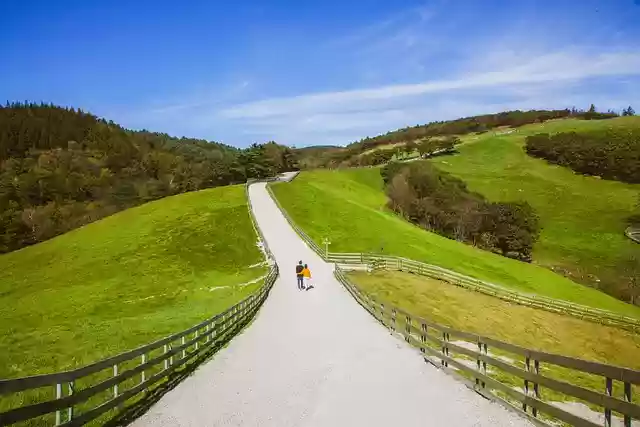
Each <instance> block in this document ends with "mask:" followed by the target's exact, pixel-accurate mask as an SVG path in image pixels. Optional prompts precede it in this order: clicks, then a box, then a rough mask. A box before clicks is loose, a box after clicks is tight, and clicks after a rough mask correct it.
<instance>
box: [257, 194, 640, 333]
mask: <svg viewBox="0 0 640 427" xmlns="http://www.w3.org/2000/svg"><path fill="white" fill-rule="evenodd" d="M267 189H268V191H269V192H270V194H271V197H272V198H273V200H274V201H275V203H276V205H277V206H278V208H279V209H280V211H282V213H283V215H284V217H285V218H286V219H287V221H288V222H289V224H290V225H291V227H292V228H293V229H294V230H295V232H296V233H297V234H298V235H299V236H300V237H301V238H302V240H303V241H304V242H305V243H306V244H307V245H308V246H309V247H310V248H311V249H313V250H314V251H315V252H316V253H317V254H318V255H319V256H321V257H322V259H324V260H325V261H327V262H332V263H336V264H342V265H351V266H354V265H363V266H366V268H369V269H375V268H384V269H396V270H401V271H409V272H412V273H417V274H421V275H425V276H429V277H433V278H435V279H439V280H443V281H446V282H449V283H452V284H455V285H457V286H461V287H465V288H467V289H470V290H473V291H476V292H481V293H484V294H487V295H492V296H495V297H498V298H501V299H503V300H506V301H510V302H513V303H516V304H521V305H525V306H529V307H534V308H539V309H543V310H547V311H550V312H554V313H561V314H565V315H570V316H574V317H577V318H580V319H585V320H589V321H592V322H596V323H600V324H605V325H610V326H615V327H618V328H622V329H626V330H630V331H635V332H639V333H640V319H635V318H632V317H628V316H623V315H620V314H617V313H614V312H610V311H607V310H602V309H598V308H593V307H587V306H584V305H580V304H575V303H571V302H568V301H561V300H556V299H553V298H548V297H544V296H540V295H534V294H526V293H522V292H517V291H514V290H512V289H508V288H506V287H504V286H500V285H496V284H493V283H489V282H485V281H483V280H479V279H475V278H473V277H469V276H466V275H464V274H460V273H457V272H455V271H452V270H448V269H446V268H442V267H438V266H435V265H430V264H426V263H422V262H419V261H414V260H410V259H407V258H403V257H397V256H388V255H377V254H367V253H339V252H328V251H326V250H325V249H323V248H321V247H320V246H319V245H318V244H317V243H316V242H314V241H313V239H311V237H309V236H308V235H307V233H305V231H304V230H303V229H302V228H300V227H299V226H298V225H297V224H296V223H295V222H294V221H293V219H291V217H290V216H289V215H288V214H287V212H286V210H284V209H283V208H282V206H281V205H280V202H278V199H277V198H276V197H275V195H274V194H273V191H272V190H271V188H270V187H269V186H267Z"/></svg>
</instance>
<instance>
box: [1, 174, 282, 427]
mask: <svg viewBox="0 0 640 427" xmlns="http://www.w3.org/2000/svg"><path fill="white" fill-rule="evenodd" d="M271 180H272V179H271ZM253 182H257V181H252V182H248V183H247V185H246V188H247V189H248V186H249V185H250V184H251V183H253ZM248 206H249V210H250V215H251V220H252V223H253V224H254V228H255V230H256V233H258V236H259V238H260V240H261V241H262V244H263V245H264V248H265V252H266V254H267V258H268V261H269V264H270V267H269V272H268V273H267V275H266V276H265V278H264V281H263V283H262V285H261V286H260V287H259V288H258V289H257V290H255V291H254V292H253V293H252V294H251V295H249V296H248V297H246V298H245V299H243V300H242V301H240V302H238V303H237V304H235V305H234V306H232V307H230V308H228V309H227V310H225V311H224V312H222V313H220V314H217V315H215V316H213V317H211V318H209V319H207V320H205V321H203V322H201V323H198V324H197V325H194V326H192V327H190V328H189V329H186V330H184V331H182V332H178V333H176V334H173V335H170V336H168V337H166V338H163V339H160V340H158V341H155V342H153V343H150V344H147V345H143V346H142V347H139V348H136V349H134V350H131V351H127V352H124V353H121V354H118V355H116V356H113V357H110V358H107V359H104V360H102V361H99V362H96V363H92V364H90V365H87V366H84V367H81V368H77V369H72V370H69V371H64V372H58V373H54V374H45V375H35V376H31V377H24V378H16V379H4V380H3V379H0V398H1V399H5V398H13V399H14V400H16V401H18V402H19V404H17V405H13V406H16V407H13V408H11V409H8V410H4V411H3V410H2V409H0V411H3V412H0V426H4V425H10V424H14V423H18V422H25V421H27V422H28V421H29V420H31V421H32V423H31V425H38V426H39V425H51V424H54V425H56V426H76V425H84V424H86V423H88V422H90V421H92V420H95V419H96V418H98V417H100V416H101V415H103V414H104V413H106V412H107V411H110V410H113V409H114V408H118V409H121V408H123V405H124V404H125V403H126V402H127V401H130V399H132V398H134V397H136V396H137V395H138V394H140V393H141V392H146V391H149V390H150V389H151V388H152V387H154V386H156V385H159V384H160V381H161V380H165V381H167V380H168V379H169V378H170V377H171V376H172V375H176V374H177V373H178V371H182V370H184V369H186V368H193V367H195V366H196V365H197V364H198V363H199V362H201V361H202V360H204V359H206V357H207V356H208V355H210V354H212V352H213V351H215V350H217V349H219V348H220V347H221V346H222V345H224V344H225V343H226V342H228V341H229V340H230V339H231V338H232V337H233V336H234V335H235V334H236V333H237V332H239V331H240V330H241V329H242V327H243V326H244V325H246V324H247V323H248V322H250V321H251V319H252V318H253V316H254V315H255V313H256V312H257V311H258V309H259V308H260V306H261V305H262V303H263V302H264V300H265V299H266V298H267V296H268V294H269V291H270V290H271V288H272V287H273V285H274V283H275V281H276V279H277V278H278V275H279V270H278V265H277V264H276V263H275V261H274V260H273V257H272V255H271V251H270V250H269V248H268V246H267V244H266V241H265V240H264V238H263V236H262V233H261V232H260V229H259V227H257V225H256V222H255V218H254V216H253V211H252V210H251V201H250V200H248ZM51 389H53V392H52V393H46V391H47V390H51ZM29 392H35V393H38V392H41V393H42V395H44V396H45V399H44V400H42V399H33V397H25V396H24V393H29ZM105 394H106V396H105ZM46 396H55V397H54V398H47V397H46ZM101 397H102V399H99V398H101ZM33 400H37V401H35V402H33ZM97 400H99V401H98V402H96V401H97ZM0 401H1V400H0ZM47 417H51V418H47Z"/></svg>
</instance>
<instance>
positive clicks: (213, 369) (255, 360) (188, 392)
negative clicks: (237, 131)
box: [132, 183, 531, 427]
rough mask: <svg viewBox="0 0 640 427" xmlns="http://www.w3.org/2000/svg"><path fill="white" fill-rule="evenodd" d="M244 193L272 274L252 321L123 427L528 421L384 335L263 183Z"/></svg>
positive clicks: (520, 423) (371, 426) (503, 423)
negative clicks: (301, 284)
mask: <svg viewBox="0 0 640 427" xmlns="http://www.w3.org/2000/svg"><path fill="white" fill-rule="evenodd" d="M249 193H250V197H251V201H252V203H253V205H254V209H255V210H256V217H257V221H258V225H259V226H260V228H261V229H262V230H263V232H264V235H265V238H266V240H267V241H268V243H269V246H270V248H271V250H272V252H273V253H274V256H275V258H276V260H277V262H278V264H279V265H280V270H281V274H282V277H280V279H279V280H278V281H277V283H276V285H275V286H274V288H273V290H272V292H271V295H270V296H269V298H268V299H267V301H266V302H265V304H264V306H263V308H262V309H261V310H260V312H259V313H258V316H257V319H256V321H255V322H254V323H253V324H252V325H251V326H250V327H249V328H247V329H246V330H245V331H244V332H243V333H242V334H241V335H239V336H238V337H236V338H234V339H233V340H232V341H231V343H230V344H229V346H228V347H227V348H225V349H222V350H221V351H220V352H219V353H218V354H216V355H215V356H214V357H213V358H212V360H210V361H209V362H207V363H206V364H204V365H203V366H201V367H200V368H199V369H198V370H197V371H196V372H195V374H194V375H192V376H191V377H189V378H187V379H186V380H185V381H184V382H182V383H181V384H180V385H178V386H177V387H176V388H175V389H174V390H172V391H171V392H169V393H168V394H167V395H165V396H164V397H163V398H162V399H161V400H160V401H159V402H158V403H157V404H156V405H154V406H153V407H152V408H151V409H150V410H149V412H148V413H147V414H145V415H143V416H142V417H141V418H139V419H138V420H136V421H135V422H134V423H133V424H132V425H133V426H135V427H142V426H193V427H201V426H274V427H287V426H367V427H374V426H384V427H389V426H395V425H397V426H425V425H433V426H441V425H447V426H530V425H531V424H529V423H528V422H527V421H525V420H523V419H522V418H520V417H519V416H518V415H516V414H513V413H512V412H509V411H507V410H506V409H504V408H503V407H501V406H499V405H497V404H495V403H492V402H490V401H487V400H485V399H484V398H482V397H481V396H479V395H478V394H476V393H474V392H473V391H471V390H469V389H468V388H466V387H465V386H464V385H462V384H461V383H459V382H457V381H456V380H455V379H453V378H451V377H450V376H448V375H446V374H444V373H443V372H441V371H440V370H438V369H436V368H434V367H433V366H431V365H429V364H427V363H425V362H424V361H423V360H422V358H421V357H420V356H419V354H418V353H417V352H416V351H415V350H413V349H411V348H410V347H409V346H407V345H406V344H405V343H404V342H403V341H401V340H399V339H397V338H394V337H393V336H391V335H390V334H389V333H388V332H387V330H386V329H385V328H384V327H382V326H381V325H379V324H378V323H377V322H376V321H375V320H374V319H373V317H371V316H370V315H369V314H368V313H367V312H366V311H365V310H364V309H362V308H361V307H360V306H359V305H358V304H357V303H356V302H355V301H354V300H353V299H352V298H351V296H350V295H349V294H348V293H347V292H346V290H344V289H343V288H342V285H340V284H339V283H338V282H337V281H336V280H335V279H334V278H333V275H332V266H331V265H330V264H326V263H324V262H323V261H322V260H321V259H320V258H319V257H318V256H317V255H316V254H315V253H314V252H313V251H311V250H310V249H309V248H308V247H307V246H306V245H305V244H304V243H303V242H302V241H301V240H300V239H299V238H298V236H297V235H296V234H295V233H294V231H293V230H292V229H291V228H290V227H289V225H288V224H287V222H286V220H285V219H284V217H283V216H282V214H281V213H280V211H279V210H278V209H277V207H276V205H275V204H274V202H273V200H271V198H270V196H269V195H268V193H267V191H266V189H265V185H264V184H263V183H258V184H254V185H252V186H251V187H250V189H249ZM316 208H317V209H322V207H320V206H317V207H316ZM300 259H301V260H303V261H304V262H306V263H308V264H309V266H310V268H311V271H312V273H313V277H314V284H315V288H314V289H311V290H309V291H299V290H297V288H296V283H295V275H294V273H293V272H294V266H295V264H296V263H297V261H298V260H300Z"/></svg>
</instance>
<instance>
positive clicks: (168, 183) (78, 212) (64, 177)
mask: <svg viewBox="0 0 640 427" xmlns="http://www.w3.org/2000/svg"><path fill="white" fill-rule="evenodd" d="M295 169H297V163H296V157H295V154H294V152H293V151H292V150H291V149H289V148H288V147H284V146H282V145H279V144H276V143H275V142H268V143H265V144H254V145H252V146H251V147H249V148H247V149H244V150H240V149H237V148H233V147H230V146H228V145H224V144H220V143H216V142H209V141H205V140H199V139H190V138H175V137H171V136H169V135H167V134H163V133H154V132H149V131H131V130H127V129H124V128H122V127H121V126H119V125H117V124H115V123H113V122H112V121H106V120H104V119H99V118H97V117H96V116H94V115H92V114H89V113H86V112H84V111H82V110H76V109H73V108H61V107H56V106H53V105H47V104H34V103H11V104H9V103H8V104H7V105H6V106H4V107H3V106H0V252H8V251H11V250H15V249H19V248H21V247H24V246H27V245H31V244H34V243H37V242H40V241H43V240H46V239H49V238H51V237H53V236H56V235H58V234H61V233H64V232H66V231H69V230H71V229H73V228H76V227H79V226H81V225H84V224H87V223H89V222H92V221H95V220H97V219H100V218H103V217H105V216H107V215H110V214H112V213H114V212H117V211H119V210H122V209H125V208H128V207H132V206H135V205H138V204H141V203H144V202H147V201H150V200H155V199H159V198H162V197H165V196H169V195H173V194H178V193H183V192H186V191H194V190H199V189H203V188H209V187H215V186H220V185H228V184H236V183H242V182H245V181H246V180H247V179H248V178H263V177H267V176H272V175H274V174H277V173H279V172H283V171H288V170H295Z"/></svg>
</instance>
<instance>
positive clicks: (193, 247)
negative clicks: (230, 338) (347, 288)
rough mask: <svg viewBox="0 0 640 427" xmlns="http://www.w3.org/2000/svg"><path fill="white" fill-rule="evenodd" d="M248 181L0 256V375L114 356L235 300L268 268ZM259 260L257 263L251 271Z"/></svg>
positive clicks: (161, 202)
mask: <svg viewBox="0 0 640 427" xmlns="http://www.w3.org/2000/svg"><path fill="white" fill-rule="evenodd" d="M262 260H263V257H262V254H261V253H260V250H259V249H258V248H257V246H256V236H255V232H254V230H253V228H252V225H251V219H250V216H249V212H248V207H247V204H246V200H245V194H244V188H243V187H242V186H233V187H220V188H215V189H210V190H204V191H199V192H195V193H187V194H183V195H178V196H174V197H169V198H165V199H162V200H159V201H156V202H152V203H148V204H145V205H142V206H140V207H136V208H133V209H128V210H126V211H123V212H120V213H118V214H115V215H113V216H110V217H108V218H105V219H103V220H101V221H98V222H95V223H93V224H89V225H87V226H85V227H82V228H80V229H76V230H74V231H71V232H69V233H67V234H64V235H62V236H59V237H57V238H54V239H52V240H49V241H46V242H43V243H40V244H38V245H35V246H32V247H28V248H25V249H22V250H19V251H16V252H12V253H9V254H6V255H2V256H0V319H2V322H0V348H1V349H2V351H1V352H0V378H12V377H20V376H26V375H32V374H36V373H50V372H55V371H59V370H62V369H67V368H72V367H78V366H81V365H85V364H87V363H90V362H94V361H97V360H100V359H102V358H104V357H107V356H112V355H115V354H117V353H119V352H123V351H126V350H129V349H132V348H135V347H137V346H139V345H142V344H146V343H149V342H151V341H154V340H156V339H160V338H162V337H164V336H166V335H169V334H171V333H174V332H179V331H180V330H183V329H186V328H187V327H189V326H191V325H193V324H196V323H198V322H199V321H202V320H204V319H205V318H207V317H209V316H212V315H214V314H216V313H218V312H221V311H223V310H224V309H225V308H227V307H229V306H231V305H233V304H234V303H236V302H237V301H239V300H240V299H242V298H243V297H244V296H246V295H248V294H249V293H250V292H251V291H252V290H254V289H256V288H257V286H258V285H259V283H255V284H249V285H247V286H241V285H242V284H244V283H247V282H250V281H252V280H254V279H257V278H258V277H261V276H262V275H264V274H265V273H266V267H264V266H262V265H257V266H255V265H256V264H260V263H261V262H262ZM252 266H253V267H252Z"/></svg>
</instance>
